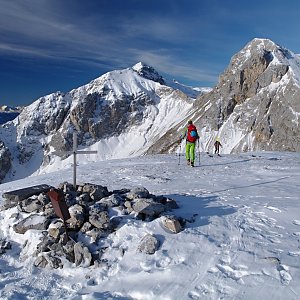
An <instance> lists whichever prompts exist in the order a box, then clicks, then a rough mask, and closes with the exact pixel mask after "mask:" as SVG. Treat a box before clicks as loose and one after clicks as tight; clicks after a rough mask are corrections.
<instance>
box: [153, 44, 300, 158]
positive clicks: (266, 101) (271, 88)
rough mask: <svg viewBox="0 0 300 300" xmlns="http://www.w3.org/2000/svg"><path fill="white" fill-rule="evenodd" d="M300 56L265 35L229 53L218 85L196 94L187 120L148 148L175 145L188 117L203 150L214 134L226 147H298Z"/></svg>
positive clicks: (209, 145) (164, 148) (233, 149)
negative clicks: (192, 121) (193, 121)
mask: <svg viewBox="0 0 300 300" xmlns="http://www.w3.org/2000/svg"><path fill="white" fill-rule="evenodd" d="M299 81H300V60H299V57H298V56H297V55H295V54H293V53H292V52H290V51H288V50H287V49H284V48H282V47H281V46H279V45H276V44H275V43H273V42H272V41H270V40H266V39H254V40H252V41H251V42H250V43H248V44H247V45H246V46H245V47H244V48H243V49H242V50H241V51H240V52H238V53H237V54H236V55H234V56H233V57H232V59H231V62H230V64H229V66H228V68H227V69H226V70H225V72H224V73H223V74H222V75H221V76H220V79H219V83H218V85H217V86H216V87H215V88H214V89H213V90H212V92H210V93H208V94H205V95H203V96H200V97H199V98H198V99H197V101H195V103H194V106H193V110H192V111H191V114H190V116H189V117H188V118H186V120H184V121H183V122H182V123H181V124H179V125H178V126H176V127H175V128H173V129H172V130H170V131H169V132H168V133H167V134H166V135H165V136H164V137H163V138H162V139H161V140H160V141H158V142H157V143H155V144H154V145H153V147H151V148H150V149H149V151H148V153H153V152H155V150H154V149H157V148H159V150H160V152H167V151H172V150H174V149H176V147H177V145H176V143H175V144H173V145H172V140H173V141H174V136H177V137H178V136H179V134H180V130H181V128H182V127H183V126H184V125H185V124H186V122H187V120H188V119H189V118H190V117H192V118H193V120H195V123H196V125H197V126H198V127H199V129H200V130H201V142H202V144H203V148H204V149H203V150H205V151H212V149H213V143H214V141H215V137H216V136H219V137H220V139H221V142H222V144H223V149H222V151H224V152H225V153H234V152H235V153H238V152H243V151H262V150H269V151H300V128H299V116H300V84H299Z"/></svg>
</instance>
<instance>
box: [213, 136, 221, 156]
mask: <svg viewBox="0 0 300 300" xmlns="http://www.w3.org/2000/svg"><path fill="white" fill-rule="evenodd" d="M214 145H215V154H219V153H220V147H222V144H221V143H220V141H219V139H218V138H216V141H215V144H214Z"/></svg>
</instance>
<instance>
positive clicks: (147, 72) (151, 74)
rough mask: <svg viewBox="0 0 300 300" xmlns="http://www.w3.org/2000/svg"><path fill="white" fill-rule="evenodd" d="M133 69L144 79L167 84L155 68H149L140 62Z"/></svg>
mask: <svg viewBox="0 0 300 300" xmlns="http://www.w3.org/2000/svg"><path fill="white" fill-rule="evenodd" d="M132 69H133V70H134V71H136V72H137V73H138V74H139V75H140V76H142V77H144V78H147V79H150V80H153V81H156V82H158V83H160V84H165V81H164V79H163V77H162V76H161V75H159V74H158V72H157V71H156V70H155V69H154V68H153V67H151V66H148V65H146V64H145V63H142V62H138V63H137V64H135V65H134V66H133V67H132Z"/></svg>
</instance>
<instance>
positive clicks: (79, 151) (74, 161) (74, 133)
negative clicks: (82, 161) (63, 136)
mask: <svg viewBox="0 0 300 300" xmlns="http://www.w3.org/2000/svg"><path fill="white" fill-rule="evenodd" d="M77 154H97V151H84V150H77V132H76V131H74V132H73V186H74V189H75V190H76V166H77V163H76V157H77Z"/></svg>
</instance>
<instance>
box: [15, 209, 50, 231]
mask: <svg viewBox="0 0 300 300" xmlns="http://www.w3.org/2000/svg"><path fill="white" fill-rule="evenodd" d="M49 223H50V220H49V219H47V218H46V217H45V216H41V215H38V214H34V215H30V216H29V217H27V218H25V219H23V220H22V221H20V222H19V223H17V224H15V225H14V226H13V229H14V231H15V232H16V233H20V234H24V233H25V232H26V231H27V230H30V229H36V230H45V229H47V228H48V225H49Z"/></svg>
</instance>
